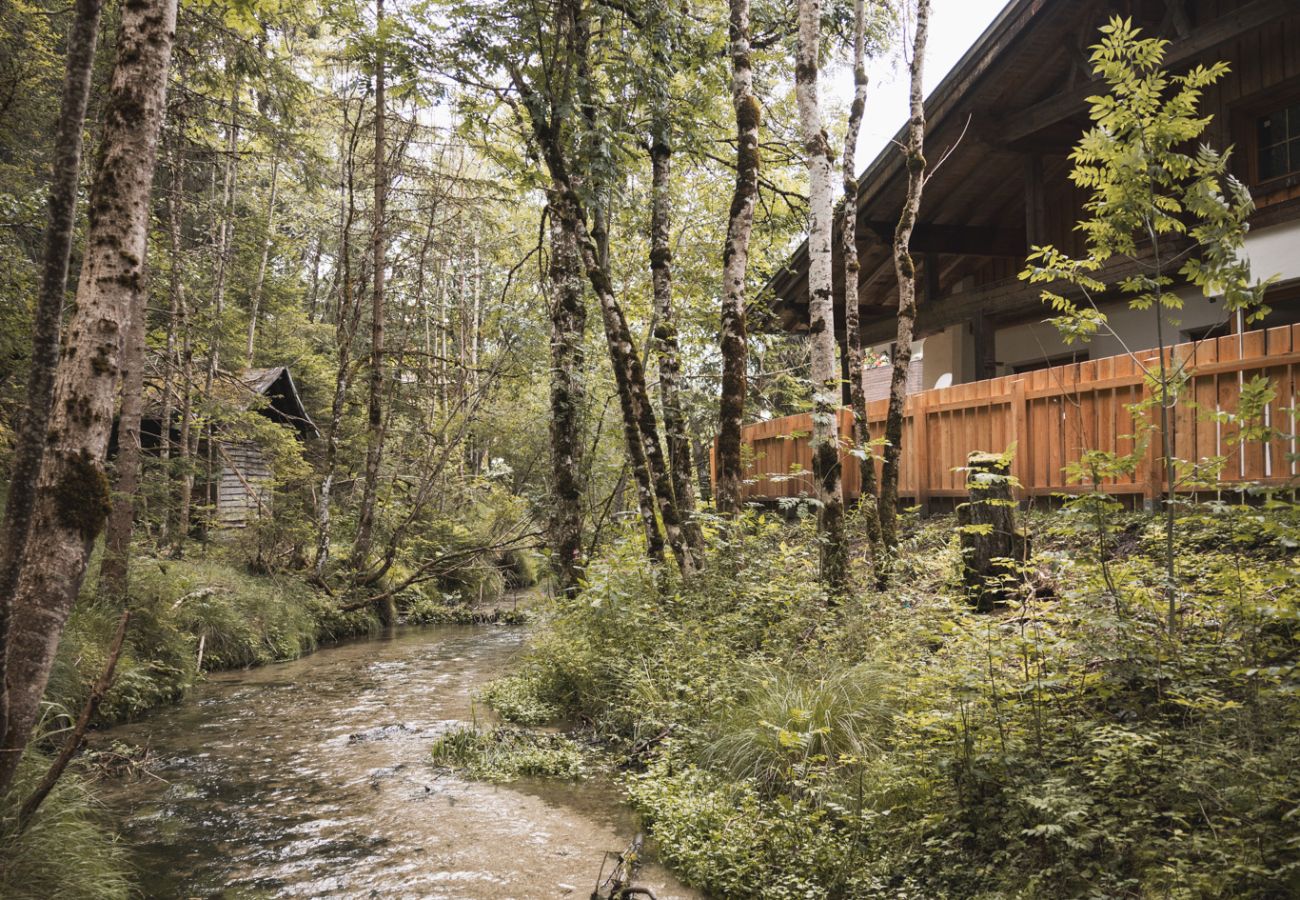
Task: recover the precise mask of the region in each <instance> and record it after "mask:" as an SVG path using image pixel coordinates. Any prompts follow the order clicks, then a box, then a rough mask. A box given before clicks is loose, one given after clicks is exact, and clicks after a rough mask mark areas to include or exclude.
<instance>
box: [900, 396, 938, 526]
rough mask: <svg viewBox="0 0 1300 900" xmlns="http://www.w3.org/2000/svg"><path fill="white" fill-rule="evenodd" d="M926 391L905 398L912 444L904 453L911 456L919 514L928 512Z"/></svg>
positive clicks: (928, 438) (928, 447)
mask: <svg viewBox="0 0 1300 900" xmlns="http://www.w3.org/2000/svg"><path fill="white" fill-rule="evenodd" d="M926 397H927V392H925V391H922V392H920V393H918V394H913V395H912V396H910V397H908V398H907V405H908V406H909V407H911V411H912V446H911V448H910V450H909V448H907V447H906V446H905V447H904V448H903V452H904V453H910V454H911V457H912V477H913V478H914V479H915V480H916V505H917V506H919V507H921V515H923V516H925V515H929V514H930V489H931V485H930V420H929V410H928V409H927V408H926Z"/></svg>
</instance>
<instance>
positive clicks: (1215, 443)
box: [742, 325, 1300, 506]
mask: <svg viewBox="0 0 1300 900" xmlns="http://www.w3.org/2000/svg"><path fill="white" fill-rule="evenodd" d="M1166 353H1167V362H1168V364H1169V365H1171V366H1184V367H1185V368H1186V371H1187V372H1188V373H1189V377H1188V384H1187V388H1186V391H1185V393H1184V395H1183V399H1184V402H1180V403H1179V404H1178V407H1177V409H1176V410H1175V411H1174V412H1173V426H1174V427H1173V437H1174V453H1173V455H1174V457H1175V458H1177V459H1182V460H1187V461H1197V460H1201V459H1205V458H1210V457H1217V456H1227V457H1229V459H1228V462H1227V465H1226V467H1225V468H1224V470H1223V472H1222V475H1221V483H1225V484H1233V483H1238V484H1239V483H1258V484H1265V485H1273V486H1286V485H1292V484H1294V483H1295V479H1296V476H1297V474H1298V469H1297V463H1296V461H1295V456H1296V453H1297V447H1296V440H1295V438H1294V437H1290V436H1288V437H1285V438H1279V439H1277V440H1274V441H1272V442H1270V443H1267V444H1261V443H1248V444H1246V445H1245V446H1239V445H1237V444H1235V443H1233V441H1232V440H1231V439H1232V436H1233V431H1234V428H1233V426H1231V425H1230V424H1225V423H1222V422H1220V421H1216V420H1215V417H1214V415H1213V414H1214V412H1215V411H1222V412H1235V411H1236V409H1237V400H1238V397H1239V396H1240V392H1241V385H1242V384H1243V383H1244V382H1245V381H1248V380H1250V379H1252V378H1254V377H1255V376H1257V375H1262V376H1264V377H1265V378H1268V379H1270V380H1271V381H1272V382H1273V383H1274V386H1275V388H1276V391H1277V397H1276V398H1275V399H1274V401H1273V402H1272V404H1271V405H1270V407H1269V409H1268V411H1267V414H1266V422H1267V423H1269V424H1272V425H1273V426H1275V427H1276V428H1278V429H1279V430H1280V431H1282V432H1284V433H1287V434H1288V435H1289V434H1290V433H1291V432H1294V431H1295V428H1293V427H1292V424H1293V422H1294V420H1295V415H1294V413H1295V410H1296V405H1297V404H1296V400H1297V394H1298V393H1300V325H1295V326H1284V327H1280V328H1272V329H1269V330H1267V331H1250V332H1246V333H1244V334H1240V335H1237V334H1232V335H1227V336H1224V337H1221V338H1217V339H1209V340H1205V341H1202V342H1200V343H1198V344H1180V345H1178V346H1176V347H1173V348H1170V349H1169V350H1167V351H1166ZM1136 357H1137V359H1134V358H1133V357H1130V356H1113V357H1108V358H1106V359H1098V360H1092V361H1090V362H1083V363H1075V364H1072V365H1066V366H1056V367H1053V368H1050V369H1042V370H1039V371H1036V372H1030V373H1026V374H1021V375H1006V376H1003V377H1001V378H992V379H989V380H986V381H976V382H972V383H970V384H960V385H954V386H953V387H948V388H938V389H935V390H930V391H923V392H921V393H917V394H913V395H912V396H910V397H909V398H908V401H907V407H906V419H905V422H904V425H903V456H902V468H901V472H900V480H899V482H900V494H901V495H902V496H903V497H905V498H907V499H908V500H910V501H912V502H913V503H918V504H920V505H922V506H928V505H929V504H930V501H931V500H935V499H941V498H956V497H962V496H964V495H965V493H966V490H965V486H964V485H965V476H964V474H963V473H962V472H960V471H957V470H958V469H959V468H960V467H961V466H964V465H965V462H966V457H967V455H968V454H969V453H971V452H972V451H974V450H990V451H994V452H1002V451H1004V450H1006V449H1008V448H1010V447H1011V446H1012V445H1014V446H1015V462H1014V463H1013V471H1014V473H1015V475H1016V477H1017V478H1018V479H1019V482H1020V484H1021V496H1022V497H1026V496H1028V497H1032V496H1044V495H1050V494H1054V493H1061V492H1069V491H1077V490H1079V489H1080V488H1079V486H1078V485H1077V484H1071V483H1070V482H1069V481H1068V480H1067V478H1066V475H1065V467H1066V466H1067V465H1068V464H1070V463H1072V462H1076V461H1078V460H1079V458H1080V456H1081V454H1082V453H1083V452H1084V451H1085V450H1109V451H1116V452H1119V453H1131V452H1132V451H1133V450H1134V448H1135V444H1134V439H1133V437H1132V435H1133V434H1134V432H1135V431H1136V430H1137V429H1136V428H1135V425H1134V421H1133V416H1132V413H1131V412H1130V410H1129V406H1130V405H1131V404H1134V403H1138V402H1139V401H1141V400H1143V399H1144V398H1146V397H1148V396H1149V388H1148V387H1147V383H1146V378H1145V377H1144V375H1143V372H1142V366H1140V365H1139V361H1141V363H1142V365H1144V366H1146V367H1147V368H1149V369H1155V368H1156V367H1157V366H1158V364H1159V354H1158V352H1157V351H1154V350H1151V351H1144V352H1141V353H1138V354H1136ZM887 406H888V404H887V401H884V400H881V401H877V402H875V403H871V404H869V405H868V407H867V416H868V419H869V423H870V426H871V434H872V437H879V436H880V435H881V434H882V433H883V431H884V419H885V412H886V409H887ZM1147 416H1148V420H1149V421H1150V422H1152V423H1153V424H1155V425H1158V424H1159V411H1158V410H1157V409H1154V408H1153V409H1151V410H1149V411H1148V413H1147ZM839 424H840V434H841V435H842V442H843V445H844V446H845V447H846V448H847V447H848V446H849V445H850V444H851V441H852V426H853V414H852V412H850V411H848V410H842V411H841V412H840V423H839ZM811 431H812V417H811V415H809V414H806V413H805V414H803V415H796V416H786V417H785V418H782V419H773V420H771V421H767V422H758V423H755V424H753V425H749V426H747V427H746V428H745V429H744V431H743V432H742V440H743V441H744V444H745V447H744V450H743V453H744V457H745V459H746V460H747V472H746V479H745V488H744V493H745V497H746V499H749V500H777V499H780V498H787V497H802V496H813V494H814V492H815V491H814V486H813V481H812V473H811V471H810V469H811V466H812V454H811V451H810V448H809V442H808V437H809V434H810V432H811ZM877 453H878V454H879V451H877ZM841 462H842V464H843V466H844V489H845V493H846V495H847V496H848V497H849V498H850V499H855V498H856V497H857V495H858V493H859V491H860V479H859V475H858V460H857V459H856V458H855V457H853V456H851V455H850V454H849V453H848V452H847V451H846V452H844V453H842V454H841ZM877 465H878V466H879V463H877ZM1164 486H1165V477H1164V466H1163V462H1162V453H1161V439H1160V435H1159V432H1158V431H1155V432H1153V433H1152V434H1151V437H1150V442H1149V445H1148V446H1147V448H1146V453H1145V457H1144V459H1143V461H1142V463H1141V465H1140V466H1139V467H1138V470H1137V472H1136V473H1135V474H1134V475H1132V476H1128V477H1124V478H1119V479H1110V480H1109V481H1107V482H1106V484H1105V488H1106V490H1107V491H1108V492H1110V493H1113V494H1117V495H1128V496H1130V497H1132V498H1134V499H1135V500H1143V499H1146V500H1150V499H1154V498H1156V497H1158V496H1160V494H1161V493H1162V492H1163V491H1164ZM1178 489H1179V490H1191V489H1193V488H1192V486H1190V485H1185V484H1181V483H1180V484H1179V485H1178ZM949 502H951V501H949Z"/></svg>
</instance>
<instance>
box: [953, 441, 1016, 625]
mask: <svg viewBox="0 0 1300 900" xmlns="http://www.w3.org/2000/svg"><path fill="white" fill-rule="evenodd" d="M966 490H967V491H968V493H969V495H970V499H969V500H968V501H967V502H966V503H963V504H962V505H961V506H959V507H957V522H958V525H959V526H960V533H961V552H962V580H963V581H964V582H965V584H966V589H967V591H968V593H969V596H970V598H971V601H972V602H973V603H974V604H975V608H976V609H978V610H979V611H980V612H988V611H990V610H992V609H993V607H994V606H996V605H997V604H999V603H1001V602H1003V601H1005V600H1006V599H1007V596H1008V595H1009V594H1010V593H1011V592H1012V591H1013V590H1014V589H1015V586H1016V584H1017V583H1018V582H1019V581H1020V580H1021V573H1020V566H1021V564H1022V563H1023V562H1024V561H1025V559H1026V558H1027V557H1028V555H1029V540H1028V538H1027V537H1026V536H1025V534H1024V532H1022V531H1020V530H1018V529H1017V528H1016V500H1015V495H1014V493H1013V491H1012V486H1011V469H1010V464H1009V462H1008V460H1007V459H1006V458H1005V457H1004V456H1001V455H999V454H997V453H984V452H975V453H972V454H971V455H970V456H969V457H967V459H966Z"/></svg>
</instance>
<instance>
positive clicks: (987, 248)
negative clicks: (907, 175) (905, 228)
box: [862, 222, 1028, 257]
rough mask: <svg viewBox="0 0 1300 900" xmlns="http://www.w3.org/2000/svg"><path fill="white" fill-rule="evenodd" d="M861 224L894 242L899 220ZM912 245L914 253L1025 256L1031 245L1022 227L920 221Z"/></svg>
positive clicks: (914, 232)
mask: <svg viewBox="0 0 1300 900" xmlns="http://www.w3.org/2000/svg"><path fill="white" fill-rule="evenodd" d="M862 224H863V225H865V226H866V227H867V228H869V229H870V230H871V231H873V232H875V234H876V235H877V236H879V237H880V238H881V239H882V240H886V241H893V239H894V228H895V227H896V225H897V223H896V222H864V223H862ZM911 248H912V252H913V253H948V254H952V255H954V256H1013V257H1023V256H1024V255H1025V250H1026V249H1027V248H1028V245H1027V244H1026V243H1025V232H1024V229H1021V228H995V227H984V226H978V225H974V226H971V225H925V224H920V225H917V226H916V228H915V229H914V230H913V231H912V243H911Z"/></svg>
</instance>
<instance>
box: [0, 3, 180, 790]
mask: <svg viewBox="0 0 1300 900" xmlns="http://www.w3.org/2000/svg"><path fill="white" fill-rule="evenodd" d="M121 15H122V19H121V25H120V27H119V30H118V38H117V56H116V60H115V63H114V66H113V73H112V76H111V77H110V81H109V87H108V101H107V105H106V108H105V120H104V127H103V132H102V138H101V144H100V151H99V160H98V164H97V166H96V171H95V179H94V185H93V187H92V189H91V195H90V224H89V227H88V229H87V233H86V250H85V257H84V259H83V261H82V266H81V275H80V280H79V282H78V285H77V304H76V309H75V311H74V312H73V314H72V318H71V319H70V320H69V322H68V331H67V338H66V340H65V341H64V345H63V353H62V356H61V357H60V359H59V364H58V368H57V371H56V373H55V379H54V393H53V402H52V403H51V404H50V421H49V430H48V432H47V437H46V445H45V459H44V464H43V465H42V467H41V475H40V480H39V481H38V482H37V485H36V505H35V507H34V510H33V514H32V521H31V528H30V531H29V534H28V540H27V548H26V553H25V555H24V557H23V560H22V564H21V568H20V572H19V576H18V585H17V590H16V592H15V595H14V599H13V607H12V618H11V620H10V631H9V643H8V668H7V671H6V673H5V676H6V684H7V690H8V693H9V698H10V705H9V721H8V723H7V724H8V727H7V728H6V731H5V735H4V745H3V750H4V752H3V753H0V793H3V791H4V790H5V789H7V787H8V785H9V783H10V782H11V781H12V778H13V773H14V770H15V768H16V766H17V764H18V760H19V758H20V757H21V755H22V751H23V749H24V747H26V745H27V741H28V738H29V736H30V734H31V729H32V726H33V724H34V723H35V721H36V716H37V712H38V710H39V707H40V700H41V695H42V694H43V693H44V691H45V685H46V682H47V681H48V680H49V675H50V668H51V666H52V665H53V664H54V654H55V650H56V649H57V648H58V645H59V638H60V636H61V635H62V634H63V626H64V624H65V623H66V622H67V618H68V614H69V612H71V610H72V604H73V601H74V600H75V599H76V596H77V591H78V589H79V588H80V587H81V581H82V578H83V577H84V576H85V573H86V562H87V560H88V558H89V556H90V549H91V546H92V545H93V544H94V541H95V537H96V536H97V535H98V534H99V531H100V528H101V527H102V526H103V523H104V517H105V516H107V514H108V506H109V494H108V480H107V478H106V477H105V475H104V468H103V464H104V454H105V451H106V450H107V447H108V437H109V431H110V430H111V428H112V424H113V401H114V398H115V395H116V392H117V387H118V384H119V381H120V378H121V369H120V365H121V356H122V345H123V340H124V337H125V334H126V330H127V328H128V326H129V319H130V311H131V308H132V305H133V303H134V301H135V297H136V295H137V293H138V292H139V291H140V290H142V288H143V285H142V284H141V279H142V277H143V272H144V255H145V248H146V245H147V243H148V241H147V237H148V226H149V195H150V188H151V186H152V183H153V170H154V158H155V155H156V152H157V146H158V132H159V129H160V127H161V124H162V119H163V108H164V100H165V97H166V92H167V70H168V66H169V64H170V61H171V48H172V39H173V37H174V33H175V30H176V0H135V2H132V3H127V4H125V5H123V7H122V12H121Z"/></svg>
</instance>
